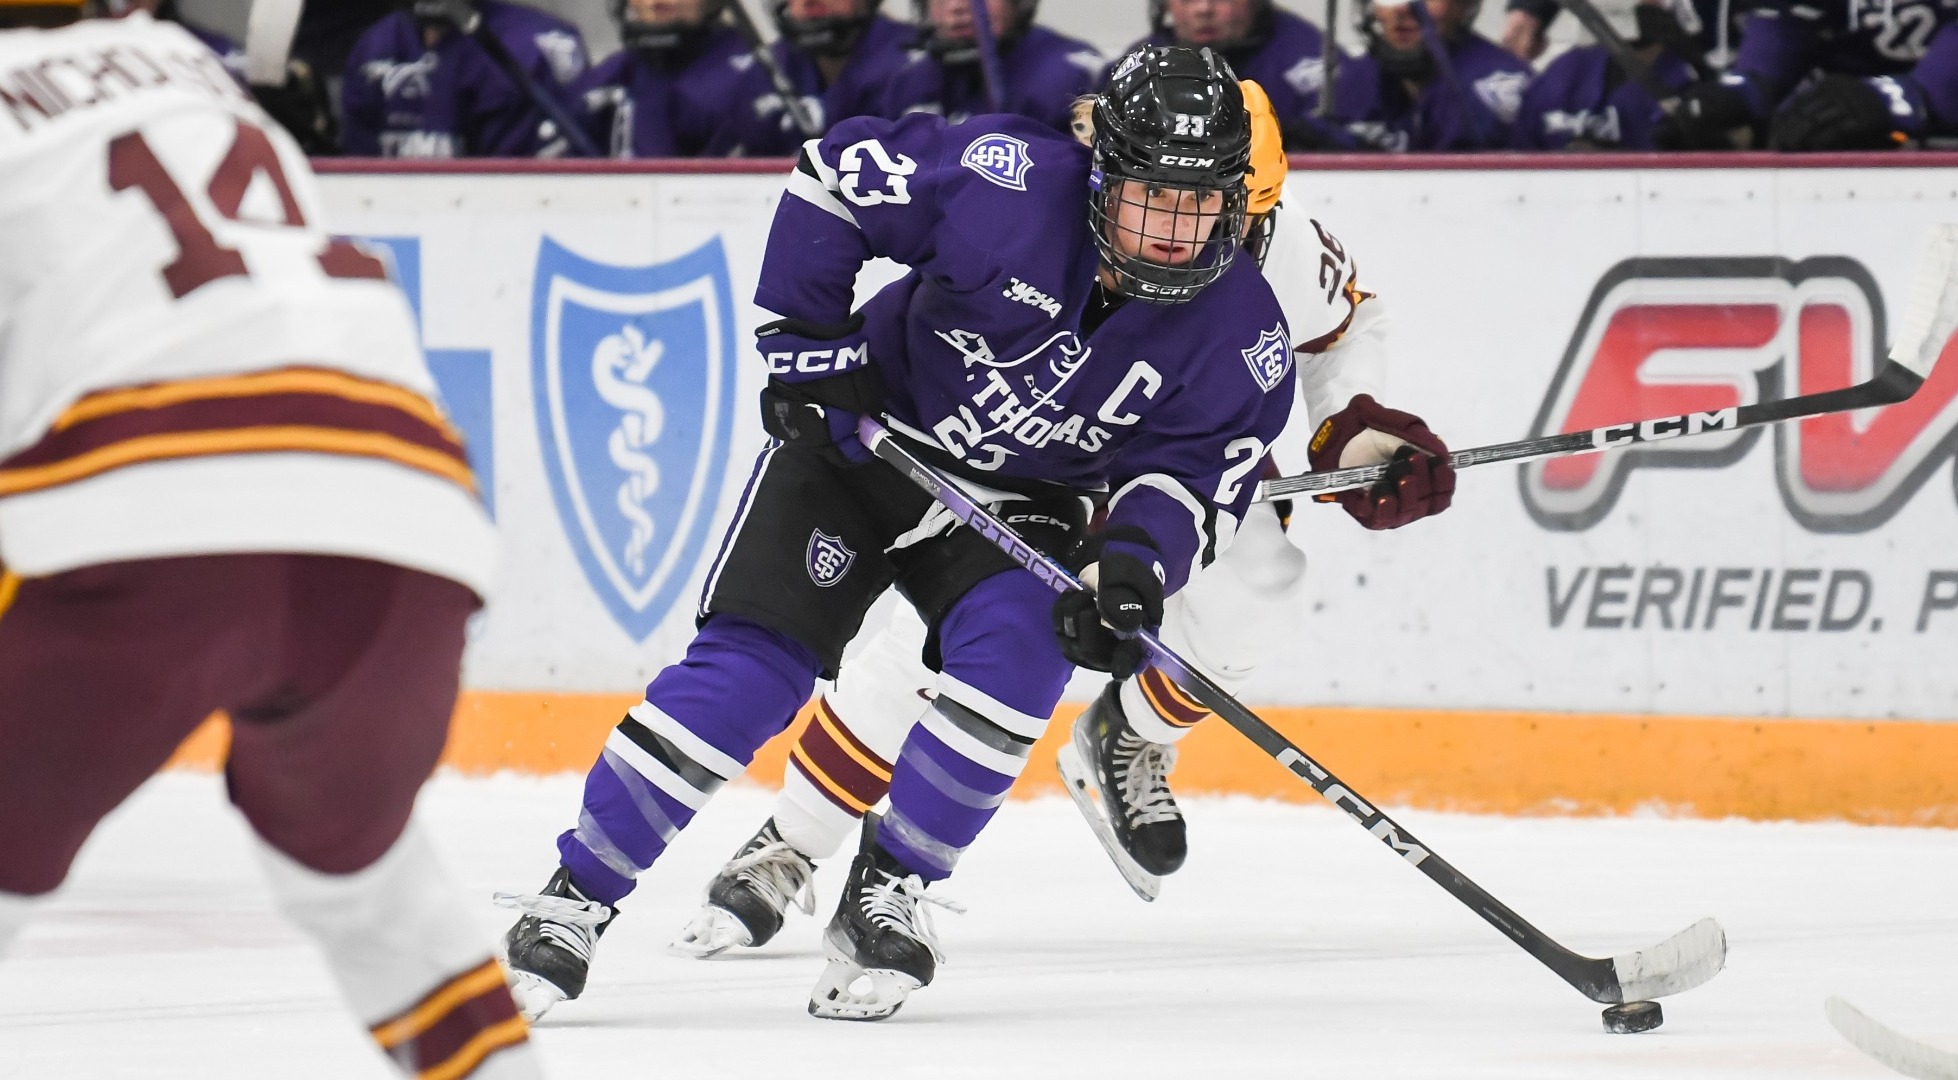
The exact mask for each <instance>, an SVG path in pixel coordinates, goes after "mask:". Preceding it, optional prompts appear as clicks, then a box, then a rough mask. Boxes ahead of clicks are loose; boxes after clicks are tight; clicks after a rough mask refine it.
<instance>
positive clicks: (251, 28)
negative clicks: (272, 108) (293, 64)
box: [245, 0, 301, 86]
mask: <svg viewBox="0 0 1958 1080" xmlns="http://www.w3.org/2000/svg"><path fill="white" fill-rule="evenodd" d="M300 6H301V5H300V0H252V9H251V13H250V14H249V15H248V16H246V21H245V77H246V79H247V80H249V81H250V82H251V84H252V85H253V86H284V85H285V84H286V64H287V62H288V61H289V60H291V58H292V35H293V32H294V31H295V30H297V29H299V8H300Z"/></svg>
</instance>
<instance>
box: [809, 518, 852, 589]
mask: <svg viewBox="0 0 1958 1080" xmlns="http://www.w3.org/2000/svg"><path fill="white" fill-rule="evenodd" d="M803 558H804V565H805V566H806V568H807V569H808V571H809V580H810V581H813V582H815V583H816V587H817V588H820V589H827V588H829V587H830V586H831V585H834V584H836V583H837V582H839V581H842V580H843V575H844V574H847V573H849V572H850V565H851V564H852V563H854V562H856V561H857V553H856V552H854V551H851V550H850V545H848V544H846V543H844V542H843V538H842V537H840V536H831V535H830V534H828V533H826V532H824V531H823V530H821V529H817V530H815V531H814V532H812V533H810V534H809V548H808V550H807V551H806V552H805V553H804V556H803Z"/></svg>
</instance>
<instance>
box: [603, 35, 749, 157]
mask: <svg viewBox="0 0 1958 1080" xmlns="http://www.w3.org/2000/svg"><path fill="white" fill-rule="evenodd" d="M753 64H754V57H752V56H750V55H749V54H748V46H747V43H746V42H744V41H742V39H741V35H740V34H737V33H735V32H734V31H733V30H731V29H727V28H721V29H718V30H715V31H714V32H713V33H712V34H710V35H709V36H708V37H707V38H706V40H704V41H703V42H701V44H700V46H699V47H698V48H695V49H691V50H688V51H686V52H684V53H680V54H676V55H663V56H655V55H652V54H649V53H646V52H642V51H640V50H637V49H620V50H619V51H618V52H615V53H613V54H612V55H611V56H608V57H606V58H605V59H604V60H602V61H600V62H599V63H598V64H597V66H595V67H593V68H592V69H591V70H590V71H587V72H585V74H584V75H583V76H582V77H580V78H579V79H578V81H577V82H576V83H574V84H572V88H571V92H572V96H573V97H574V98H576V99H577V100H578V102H579V105H580V107H581V110H582V111H581V113H580V115H581V116H583V117H584V118H585V119H586V124H585V128H586V131H587V133H588V134H590V136H591V141H592V145H594V146H597V147H599V148H600V149H601V150H604V151H605V152H606V153H607V154H609V155H610V156H612V157H618V158H630V157H695V156H698V155H700V154H703V153H705V152H706V151H707V148H708V147H709V146H711V145H714V144H716V143H723V144H724V143H726V142H728V141H729V139H728V137H727V136H726V135H724V134H723V128H724V127H725V126H726V125H727V121H728V116H729V110H728V102H730V101H734V100H736V98H735V87H736V86H737V85H738V84H739V83H740V81H741V78H742V74H743V73H744V72H745V71H746V70H747V69H748V68H749V67H751V66H753Z"/></svg>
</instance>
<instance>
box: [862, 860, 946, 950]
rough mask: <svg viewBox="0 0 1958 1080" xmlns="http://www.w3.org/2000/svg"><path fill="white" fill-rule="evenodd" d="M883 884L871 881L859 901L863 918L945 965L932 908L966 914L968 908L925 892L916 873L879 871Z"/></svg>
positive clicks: (923, 883) (922, 880)
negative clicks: (916, 945)
mask: <svg viewBox="0 0 1958 1080" xmlns="http://www.w3.org/2000/svg"><path fill="white" fill-rule="evenodd" d="M876 874H877V876H878V877H880V878H882V879H883V880H882V881H876V882H872V883H871V885H870V887H869V888H868V889H866V890H865V891H864V894H863V896H862V897H860V898H859V899H858V901H857V902H858V904H859V905H860V906H861V907H862V908H863V914H864V917H865V918H867V919H869V920H870V921H871V922H873V923H876V924H877V925H878V926H882V927H884V928H885V929H887V930H895V931H897V932H898V933H900V934H903V935H904V936H905V937H908V938H910V939H911V940H913V941H916V942H917V943H918V944H920V945H923V946H924V947H925V948H927V949H930V950H931V958H932V959H933V960H936V961H938V962H939V963H941V964H942V963H944V962H945V950H944V948H943V947H942V946H940V945H939V943H938V930H937V928H935V927H934V926H932V922H931V909H932V908H933V907H942V908H945V909H946V910H948V911H950V912H952V913H954V914H957V915H963V914H965V905H964V904H961V903H959V902H958V901H956V900H950V899H947V898H945V897H942V896H933V895H931V894H930V893H928V892H926V891H925V881H924V879H923V878H921V877H919V876H918V875H916V874H909V875H906V876H905V877H898V876H897V875H895V874H887V873H885V872H884V871H882V870H878V871H876Z"/></svg>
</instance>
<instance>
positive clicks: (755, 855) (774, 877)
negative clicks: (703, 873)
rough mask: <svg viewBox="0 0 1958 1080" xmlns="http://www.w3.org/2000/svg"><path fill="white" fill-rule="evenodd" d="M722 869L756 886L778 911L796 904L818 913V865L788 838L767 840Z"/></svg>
mask: <svg viewBox="0 0 1958 1080" xmlns="http://www.w3.org/2000/svg"><path fill="white" fill-rule="evenodd" d="M721 873H723V874H732V875H734V876H735V877H736V878H738V879H740V880H741V881H744V882H747V883H748V884H749V885H750V886H753V887H754V890H755V891H756V892H757V893H760V894H761V896H762V899H764V900H767V901H768V904H769V906H770V907H772V908H774V909H775V910H776V911H785V910H787V909H788V906H789V905H790V904H794V905H795V906H796V907H798V908H801V909H802V913H803V914H804V915H814V914H815V913H816V875H815V867H813V866H811V865H810V864H809V861H808V860H807V859H805V858H804V857H803V855H802V853H801V852H800V851H797V850H796V849H795V847H794V846H793V845H792V844H790V843H789V842H788V841H786V840H776V841H774V842H772V843H768V844H763V845H762V846H761V847H758V848H756V849H755V850H753V851H750V852H748V853H746V854H744V855H739V856H736V857H735V859H734V861H732V862H730V863H728V864H727V866H726V868H724V869H723V870H722V871H721Z"/></svg>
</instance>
